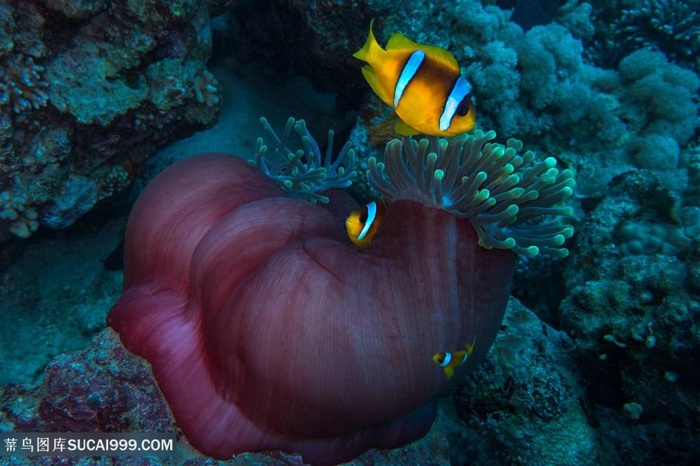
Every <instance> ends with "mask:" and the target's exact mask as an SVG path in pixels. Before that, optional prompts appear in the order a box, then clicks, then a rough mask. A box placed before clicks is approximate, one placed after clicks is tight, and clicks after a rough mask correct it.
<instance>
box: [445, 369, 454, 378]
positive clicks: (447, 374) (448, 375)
mask: <svg viewBox="0 0 700 466" xmlns="http://www.w3.org/2000/svg"><path fill="white" fill-rule="evenodd" d="M445 375H446V376H447V378H448V379H451V378H452V376H453V375H455V370H454V368H453V367H450V366H447V367H445Z"/></svg>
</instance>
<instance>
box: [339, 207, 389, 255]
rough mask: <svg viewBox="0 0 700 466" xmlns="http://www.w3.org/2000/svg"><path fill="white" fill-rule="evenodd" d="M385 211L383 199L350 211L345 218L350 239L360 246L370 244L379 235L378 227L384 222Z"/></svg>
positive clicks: (364, 246)
mask: <svg viewBox="0 0 700 466" xmlns="http://www.w3.org/2000/svg"><path fill="white" fill-rule="evenodd" d="M385 212H386V206H385V205H384V201H382V200H381V199H380V200H378V201H373V202H370V203H369V204H367V205H366V206H364V207H360V208H359V209H355V210H353V211H352V212H350V215H348V218H347V220H345V230H346V231H347V232H348V238H350V241H352V243H353V244H354V245H355V246H358V247H360V248H366V247H367V246H369V243H371V242H372V240H373V239H374V237H375V236H376V235H377V229H378V228H379V224H380V223H382V219H383V218H384V213H385Z"/></svg>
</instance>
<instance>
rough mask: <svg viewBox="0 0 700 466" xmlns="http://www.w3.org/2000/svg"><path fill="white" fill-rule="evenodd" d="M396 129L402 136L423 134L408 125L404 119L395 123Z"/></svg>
mask: <svg viewBox="0 0 700 466" xmlns="http://www.w3.org/2000/svg"><path fill="white" fill-rule="evenodd" d="M394 131H396V134H400V135H401V136H415V135H416V134H421V132H420V131H418V130H417V129H415V128H413V127H411V126H408V125H407V124H406V123H405V122H404V121H403V120H399V121H397V122H396V124H395V125H394Z"/></svg>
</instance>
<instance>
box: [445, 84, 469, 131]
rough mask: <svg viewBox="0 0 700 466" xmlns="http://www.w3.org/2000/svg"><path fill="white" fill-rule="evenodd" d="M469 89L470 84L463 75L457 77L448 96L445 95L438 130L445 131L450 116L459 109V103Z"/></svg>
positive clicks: (450, 122) (448, 124)
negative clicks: (445, 100) (445, 99)
mask: <svg viewBox="0 0 700 466" xmlns="http://www.w3.org/2000/svg"><path fill="white" fill-rule="evenodd" d="M471 91H472V86H471V84H469V81H467V80H466V79H464V77H463V76H460V77H459V78H457V81H455V85H454V86H453V87H452V91H451V92H450V95H449V97H447V102H445V110H443V112H442V115H440V131H447V129H448V128H449V127H450V125H451V124H452V118H453V117H454V116H455V113H457V111H458V109H459V105H460V104H461V103H462V101H463V100H464V98H465V97H467V96H468V95H469V93H470V92H471Z"/></svg>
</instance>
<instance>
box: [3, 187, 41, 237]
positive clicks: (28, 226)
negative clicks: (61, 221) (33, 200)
mask: <svg viewBox="0 0 700 466" xmlns="http://www.w3.org/2000/svg"><path fill="white" fill-rule="evenodd" d="M38 218H39V216H38V214H37V212H36V210H35V209H34V208H33V207H31V206H29V205H28V202H27V198H26V196H24V195H16V194H11V193H10V192H8V191H3V192H0V221H2V220H7V221H9V222H11V224H10V226H9V227H8V231H9V232H10V233H12V234H13V235H15V236H18V237H20V238H29V237H30V236H31V234H32V233H33V232H35V231H36V230H37V229H38V228H39V222H38V220H37V219H38Z"/></svg>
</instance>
